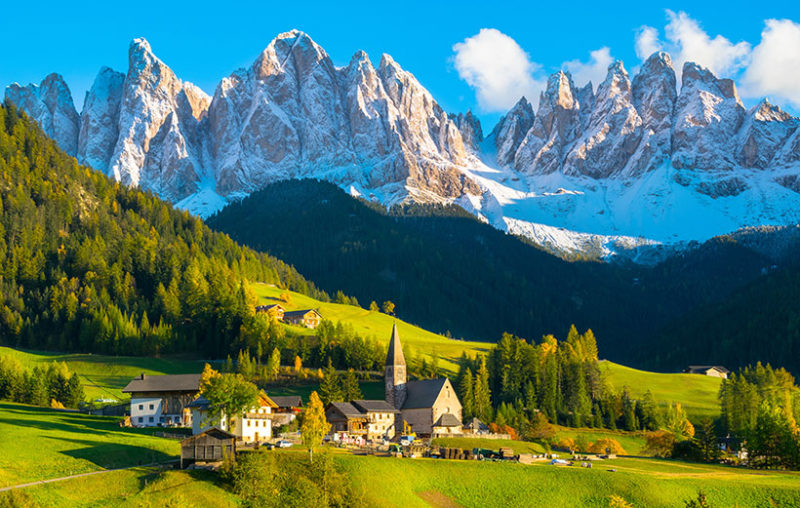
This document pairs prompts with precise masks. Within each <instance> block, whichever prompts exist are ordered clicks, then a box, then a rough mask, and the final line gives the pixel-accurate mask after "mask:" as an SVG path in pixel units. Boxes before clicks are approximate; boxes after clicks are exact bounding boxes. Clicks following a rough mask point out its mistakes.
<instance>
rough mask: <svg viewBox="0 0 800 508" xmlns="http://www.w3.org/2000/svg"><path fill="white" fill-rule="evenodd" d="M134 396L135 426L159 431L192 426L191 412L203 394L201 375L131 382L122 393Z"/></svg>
mask: <svg viewBox="0 0 800 508" xmlns="http://www.w3.org/2000/svg"><path fill="white" fill-rule="evenodd" d="M122 393H130V394H131V412H130V414H131V425H133V426H134V427H155V426H159V425H177V426H181V427H189V426H191V425H192V414H191V411H190V410H189V408H188V405H189V403H190V402H192V401H193V400H194V399H195V398H196V397H197V395H198V393H200V374H177V375H165V376H159V375H155V376H154V375H145V374H144V373H142V374H141V375H140V376H139V377H136V378H134V379H133V380H131V382H130V383H128V385H127V386H126V387H125V388H123V389H122Z"/></svg>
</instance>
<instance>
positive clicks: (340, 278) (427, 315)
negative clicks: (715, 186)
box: [208, 180, 800, 370]
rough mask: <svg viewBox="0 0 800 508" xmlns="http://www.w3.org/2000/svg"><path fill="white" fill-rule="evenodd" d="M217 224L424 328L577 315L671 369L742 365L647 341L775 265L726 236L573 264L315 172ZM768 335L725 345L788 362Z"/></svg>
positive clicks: (623, 348)
mask: <svg viewBox="0 0 800 508" xmlns="http://www.w3.org/2000/svg"><path fill="white" fill-rule="evenodd" d="M208 223H209V225H211V226H212V227H213V228H216V229H218V230H220V231H224V232H226V233H228V234H230V235H231V236H232V237H233V238H234V239H235V240H237V241H239V242H241V243H243V244H246V245H249V246H250V247H253V248H256V249H259V250H263V251H265V252H270V253H271V254H273V255H276V256H278V257H280V258H282V259H286V260H290V261H291V262H292V263H293V264H294V265H295V266H297V267H298V269H300V270H302V272H303V273H304V274H306V275H307V276H308V277H310V278H311V279H313V280H314V281H315V282H316V283H317V284H319V285H320V287H322V288H324V289H326V290H328V291H329V292H330V293H331V294H332V293H333V292H335V291H336V290H339V289H341V290H344V291H345V292H347V293H348V294H352V295H355V297H357V298H358V300H359V301H362V302H367V301H370V300H376V301H384V300H391V301H393V302H395V303H396V304H397V307H398V309H400V311H401V313H402V317H403V319H405V320H406V321H410V322H413V323H416V324H418V325H420V326H422V327H424V328H426V329H428V330H432V331H436V332H440V333H446V332H448V331H449V332H450V333H451V334H452V335H454V336H456V337H466V338H471V339H481V340H489V339H488V338H494V337H500V336H501V334H502V333H503V332H504V331H511V332H513V333H514V334H516V335H520V336H524V337H540V336H542V335H544V334H545V333H549V332H551V331H553V330H559V329H562V328H565V325H564V324H565V323H570V322H573V323H575V324H576V325H577V326H578V327H580V328H581V329H585V328H592V329H593V330H595V332H597V333H598V335H599V336H602V337H603V338H604V339H603V340H604V342H603V344H602V346H603V351H604V353H605V354H606V355H607V357H608V358H610V359H613V360H614V361H617V362H622V363H625V364H630V365H633V366H637V367H643V368H651V369H652V368H658V369H665V370H679V369H682V368H684V367H685V366H686V364H699V363H706V362H708V363H711V364H718V363H724V364H726V366H727V367H728V368H734V367H735V366H736V365H737V363H733V362H728V360H727V358H731V357H730V356H726V357H725V358H726V359H724V360H723V359H717V358H716V356H714V354H713V353H714V350H713V349H711V348H710V349H709V352H710V353H711V354H710V355H705V354H702V355H701V354H700V353H706V351H705V350H695V349H693V345H694V344H695V342H694V341H693V340H694V339H695V338H694V337H692V338H690V339H687V340H685V341H683V342H682V343H681V344H682V345H685V350H684V352H685V354H682V355H681V356H680V357H675V356H672V355H670V354H669V353H670V351H671V350H670V349H669V347H668V346H665V347H664V348H658V350H657V351H655V352H654V353H655V354H651V350H650V349H649V348H650V346H651V345H652V344H653V341H654V339H655V338H656V337H657V336H658V334H659V332H660V331H661V329H662V328H663V327H664V326H666V325H668V324H669V323H671V322H674V320H676V319H677V318H679V317H680V316H683V315H685V314H686V313H687V312H690V311H691V310H692V309H695V308H698V307H699V306H701V305H704V304H709V303H713V302H718V301H721V300H723V299H724V298H725V297H726V296H727V295H729V294H730V293H731V291H733V290H734V289H736V288H738V287H741V286H742V285H744V284H745V283H747V282H749V281H752V280H754V279H756V278H757V277H759V276H760V275H761V273H762V269H764V268H765V267H769V266H770V265H772V264H773V263H774V261H772V260H770V259H768V258H766V257H765V256H762V255H760V254H758V253H756V252H754V251H753V250H750V249H748V248H746V247H744V246H742V245H740V244H738V243H736V242H735V241H733V240H731V239H726V238H720V239H715V240H712V241H710V242H707V243H706V244H704V245H702V246H698V247H697V248H695V249H691V250H688V251H685V252H682V253H681V254H680V255H678V256H674V257H672V258H670V259H668V260H666V261H665V262H663V263H660V264H658V265H656V266H638V265H631V264H624V263H596V262H567V261H564V260H562V259H559V258H557V257H555V256H552V255H550V254H548V253H546V252H543V251H542V250H540V249H538V248H535V247H533V246H531V245H530V244H527V243H526V242H525V241H524V240H521V239H520V238H517V237H513V236H511V235H507V234H505V233H503V232H501V231H498V230H496V229H494V228H492V227H491V226H489V225H487V224H483V223H481V222H479V221H478V220H477V219H475V217H473V216H471V215H470V214H468V213H467V212H465V211H464V210H463V209H461V208H459V207H456V206H441V205H404V206H395V207H393V208H391V209H389V210H387V209H385V208H383V207H380V206H378V205H376V204H373V203H368V202H367V201H365V200H360V199H355V198H352V197H350V196H348V195H347V194H345V193H344V192H343V191H341V190H340V189H338V188H337V187H335V186H334V185H332V184H329V183H324V182H316V181H309V180H305V181H285V182H277V183H275V184H272V185H270V186H268V187H266V188H264V189H262V190H260V191H257V192H255V193H253V194H252V195H251V196H249V197H247V198H245V199H244V200H242V201H241V202H238V203H233V204H231V205H229V206H228V207H226V208H225V209H223V210H222V211H220V212H219V213H218V214H217V215H216V216H214V217H211V218H210V219H209V221H208ZM792 301H793V300H792ZM740 315H742V316H744V315H745V313H741V314H740ZM779 322H781V323H784V324H787V325H788V324H790V323H789V322H787V321H786V320H785V319H784V320H782V321H779ZM712 324H713V323H712ZM766 324H769V323H766ZM776 326H777V325H776ZM781 326H782V325H781ZM798 328H800V327H797V326H795V327H794V329H795V330H796V329H798ZM790 329H791V328H787V330H790ZM564 331H566V330H564ZM703 333H704V334H705V336H704V337H703V339H702V340H705V341H706V342H707V343H708V344H710V345H715V346H719V345H720V342H721V340H720V337H721V336H722V335H721V334H720V333H718V332H717V329H715V328H714V326H709V327H707V328H706V329H704V330H703ZM781 333H783V332H781ZM787 333H788V332H787ZM728 336H729V337H730V335H728ZM768 342H769V341H753V340H745V339H744V338H742V337H741V334H737V342H736V343H731V344H730V345H728V344H727V343H726V344H724V346H725V348H726V350H728V351H735V350H736V348H737V347H740V346H741V347H745V348H747V350H748V353H749V354H750V356H747V357H746V358H745V359H744V360H742V358H740V357H738V356H737V357H735V358H733V359H735V360H736V362H742V361H743V362H744V363H739V364H740V365H744V364H746V363H747V362H749V361H750V359H752V358H765V359H772V360H774V361H778V360H779V357H777V356H776V355H778V354H780V353H779V351H777V346H776V345H775V344H768ZM699 343H700V342H699V340H698V344H699ZM632 344H636V345H639V344H641V345H642V347H641V348H637V347H632V346H631V345H632ZM665 344H667V343H666V342H665ZM639 353H641V354H639ZM695 353H697V354H695ZM759 353H764V354H759ZM794 358H800V355H795V356H794ZM791 367H792V368H794V367H795V366H794V365H792V366H791Z"/></svg>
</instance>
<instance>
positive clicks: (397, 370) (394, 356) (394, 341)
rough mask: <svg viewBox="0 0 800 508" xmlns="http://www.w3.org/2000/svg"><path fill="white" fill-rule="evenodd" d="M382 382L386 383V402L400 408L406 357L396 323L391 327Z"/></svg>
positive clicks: (403, 392)
mask: <svg viewBox="0 0 800 508" xmlns="http://www.w3.org/2000/svg"><path fill="white" fill-rule="evenodd" d="M384 382H385V384H386V402H388V403H389V404H391V405H392V406H394V407H395V408H397V409H400V408H402V407H403V404H404V403H405V401H406V359H405V357H404V356H403V345H402V344H400V335H399V334H398V333H397V324H395V325H394V326H393V327H392V338H391V339H389V352H388V353H387V355H386V368H385V371H384Z"/></svg>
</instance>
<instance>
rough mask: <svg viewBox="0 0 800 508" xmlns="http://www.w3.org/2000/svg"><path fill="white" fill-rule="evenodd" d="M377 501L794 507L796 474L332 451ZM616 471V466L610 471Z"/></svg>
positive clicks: (799, 496)
mask: <svg viewBox="0 0 800 508" xmlns="http://www.w3.org/2000/svg"><path fill="white" fill-rule="evenodd" d="M337 460H338V461H339V463H340V464H341V465H342V467H344V468H345V470H346V471H347V473H348V475H349V477H350V479H351V481H352V482H354V483H355V484H356V485H357V486H360V487H361V488H362V489H363V491H364V496H365V497H366V498H367V500H368V504H369V506H376V507H395V506H404V507H417V506H418V507H424V506H464V507H493V506H497V507H505V506H547V507H553V506H576V507H577V506H589V507H608V506H609V498H610V496H611V495H614V494H616V495H619V496H621V497H622V498H624V499H625V500H627V501H628V502H630V503H632V504H633V506H637V507H662V506H664V507H676V506H683V501H685V500H689V499H691V498H693V497H696V496H697V493H698V491H699V490H700V489H702V490H704V491H705V492H706V493H707V495H708V498H709V501H710V502H711V503H712V506H719V507H722V506H725V507H727V506H765V507H767V506H797V504H798V503H800V476H798V475H797V474H794V473H779V472H763V471H760V472H753V471H746V470H739V469H733V468H729V467H722V466H708V465H697V464H687V463H680V462H673V461H664V460H650V459H616V460H611V461H603V462H598V463H597V464H595V466H594V467H593V468H592V469H585V468H581V467H555V466H551V465H549V464H543V463H537V464H534V465H521V464H515V463H497V462H474V461H444V460H430V459H417V460H409V459H393V458H382V457H355V456H338V457H337ZM610 469H616V472H610V471H609V470H610Z"/></svg>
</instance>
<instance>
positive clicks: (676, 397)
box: [600, 360, 722, 422]
mask: <svg viewBox="0 0 800 508" xmlns="http://www.w3.org/2000/svg"><path fill="white" fill-rule="evenodd" d="M600 370H601V371H603V372H606V375H607V379H608V380H609V381H610V382H611V386H612V387H613V388H614V389H615V390H621V389H622V388H623V387H624V386H627V387H628V389H629V390H630V392H631V395H633V396H634V397H636V398H640V397H642V396H643V395H644V394H645V392H647V390H650V392H651V393H652V394H653V397H654V398H655V400H656V401H657V402H659V403H660V404H662V405H665V404H668V403H670V402H680V403H681V404H682V405H683V408H684V409H685V410H686V414H687V415H688V416H689V419H691V420H692V421H694V422H696V421H698V420H700V419H702V418H706V417H709V418H716V417H717V416H719V399H718V394H719V387H720V384H721V383H722V380H721V379H720V378H716V377H709V376H701V375H698V374H661V373H657V372H647V371H643V370H636V369H632V368H630V367H626V366H624V365H619V364H617V363H613V362H609V361H605V360H604V361H601V362H600Z"/></svg>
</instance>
